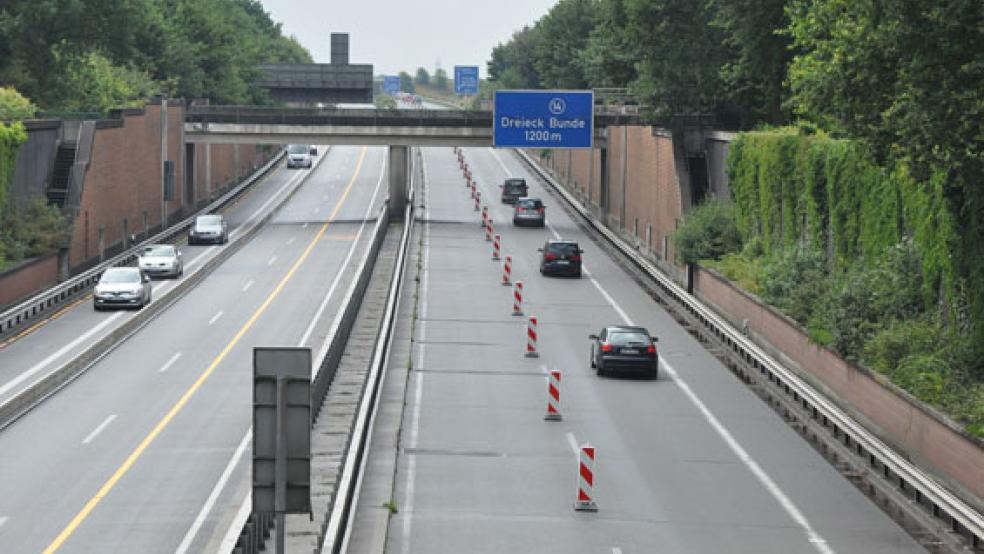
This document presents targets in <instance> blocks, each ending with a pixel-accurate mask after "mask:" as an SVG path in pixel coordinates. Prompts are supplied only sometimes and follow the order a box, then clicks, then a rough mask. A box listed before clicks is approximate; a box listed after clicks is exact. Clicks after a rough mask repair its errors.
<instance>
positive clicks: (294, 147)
mask: <svg viewBox="0 0 984 554" xmlns="http://www.w3.org/2000/svg"><path fill="white" fill-rule="evenodd" d="M317 153H318V150H317V149H316V148H312V147H311V146H308V145H307V144H291V145H290V146H288V147H287V168H288V169H292V168H295V167H304V168H307V169H311V167H312V166H313V165H314V156H315V155H317Z"/></svg>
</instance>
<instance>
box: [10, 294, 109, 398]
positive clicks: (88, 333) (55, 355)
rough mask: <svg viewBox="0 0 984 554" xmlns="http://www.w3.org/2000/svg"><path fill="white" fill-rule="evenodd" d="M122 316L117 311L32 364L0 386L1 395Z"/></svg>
mask: <svg viewBox="0 0 984 554" xmlns="http://www.w3.org/2000/svg"><path fill="white" fill-rule="evenodd" d="M121 317H123V312H116V313H115V314H113V315H111V316H109V317H107V318H106V319H104V320H102V321H100V322H99V323H98V324H96V326H95V327H93V328H92V329H89V330H88V331H86V332H85V333H82V334H81V335H79V336H78V337H77V338H76V339H75V340H73V341H72V342H70V343H68V344H66V345H65V346H62V347H61V348H59V349H58V350H56V351H55V352H53V353H52V354H51V355H49V356H48V357H47V358H45V359H43V360H41V361H40V362H38V363H36V364H34V365H33V366H31V368H30V369H28V370H27V371H25V372H23V373H21V374H20V375H18V376H17V377H14V378H13V379H11V380H10V381H7V382H6V383H4V384H3V386H0V397H2V396H3V395H5V394H7V393H8V392H10V391H11V390H12V389H13V388H14V387H16V386H17V385H20V384H21V383H23V382H24V381H26V380H28V379H30V378H31V377H33V376H34V375H35V374H36V373H38V372H39V371H41V370H43V369H44V368H46V367H47V366H48V365H49V364H50V363H51V362H53V361H55V360H57V359H58V358H61V357H62V356H63V355H65V353H66V352H69V351H71V350H74V349H75V347H76V346H78V345H79V344H81V343H83V342H85V341H87V340H89V339H90V338H92V336H93V335H95V334H96V333H99V332H100V331H102V330H103V329H105V328H106V327H107V326H108V325H109V324H111V323H113V322H114V321H116V320H117V319H119V318H121Z"/></svg>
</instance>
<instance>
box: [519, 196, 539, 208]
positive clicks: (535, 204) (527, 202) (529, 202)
mask: <svg viewBox="0 0 984 554" xmlns="http://www.w3.org/2000/svg"><path fill="white" fill-rule="evenodd" d="M516 206H517V207H520V208H541V207H543V202H541V201H539V200H533V199H530V198H523V199H521V200H520V201H519V202H517V203H516Z"/></svg>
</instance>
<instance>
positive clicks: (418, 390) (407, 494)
mask: <svg viewBox="0 0 984 554" xmlns="http://www.w3.org/2000/svg"><path fill="white" fill-rule="evenodd" d="M421 161H422V169H423V174H424V179H423V182H424V183H426V182H427V156H422V157H421ZM421 196H423V199H422V203H423V205H424V208H423V210H422V211H423V213H422V214H421V217H422V218H423V220H424V221H425V222H426V223H425V224H424V231H423V235H424V236H423V242H424V250H423V252H422V253H421V257H422V258H423V265H422V268H421V272H422V273H423V275H422V276H421V278H420V296H419V298H420V319H419V320H418V321H417V324H418V325H419V327H418V330H419V335H418V337H419V338H414V340H416V341H417V348H418V350H417V365H416V366H415V367H417V368H422V367H425V366H424V360H425V358H426V356H425V348H426V344H425V341H426V339H427V313H428V302H427V299H428V295H429V293H430V221H429V218H428V217H427V214H428V206H430V201H429V198H428V196H429V194H428V187H427V186H426V185H425V186H424V189H423V194H422V195H421ZM414 376H415V377H416V378H415V379H414V390H413V411H412V412H411V416H410V436H409V437H408V439H407V442H408V443H409V445H410V447H411V448H416V446H417V437H418V436H419V434H420V403H421V400H422V398H423V395H424V374H423V373H421V372H419V371H417V372H414ZM416 480H417V457H416V456H410V457H409V458H408V459H407V485H406V489H405V490H404V493H403V497H404V504H405V509H404V511H403V513H404V517H403V533H402V546H401V549H400V550H401V552H402V554H409V552H410V531H411V529H412V528H413V521H412V520H413V497H414V488H415V483H416Z"/></svg>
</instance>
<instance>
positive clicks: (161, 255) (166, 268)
mask: <svg viewBox="0 0 984 554" xmlns="http://www.w3.org/2000/svg"><path fill="white" fill-rule="evenodd" d="M137 267H139V268H140V270H141V271H143V272H144V274H146V275H149V276H151V277H174V278H177V277H181V274H182V273H184V262H182V261H181V252H180V251H179V250H178V249H177V248H175V247H174V246H173V245H171V244H151V245H149V246H145V247H144V249H143V251H142V252H140V256H139V257H138V258H137Z"/></svg>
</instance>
